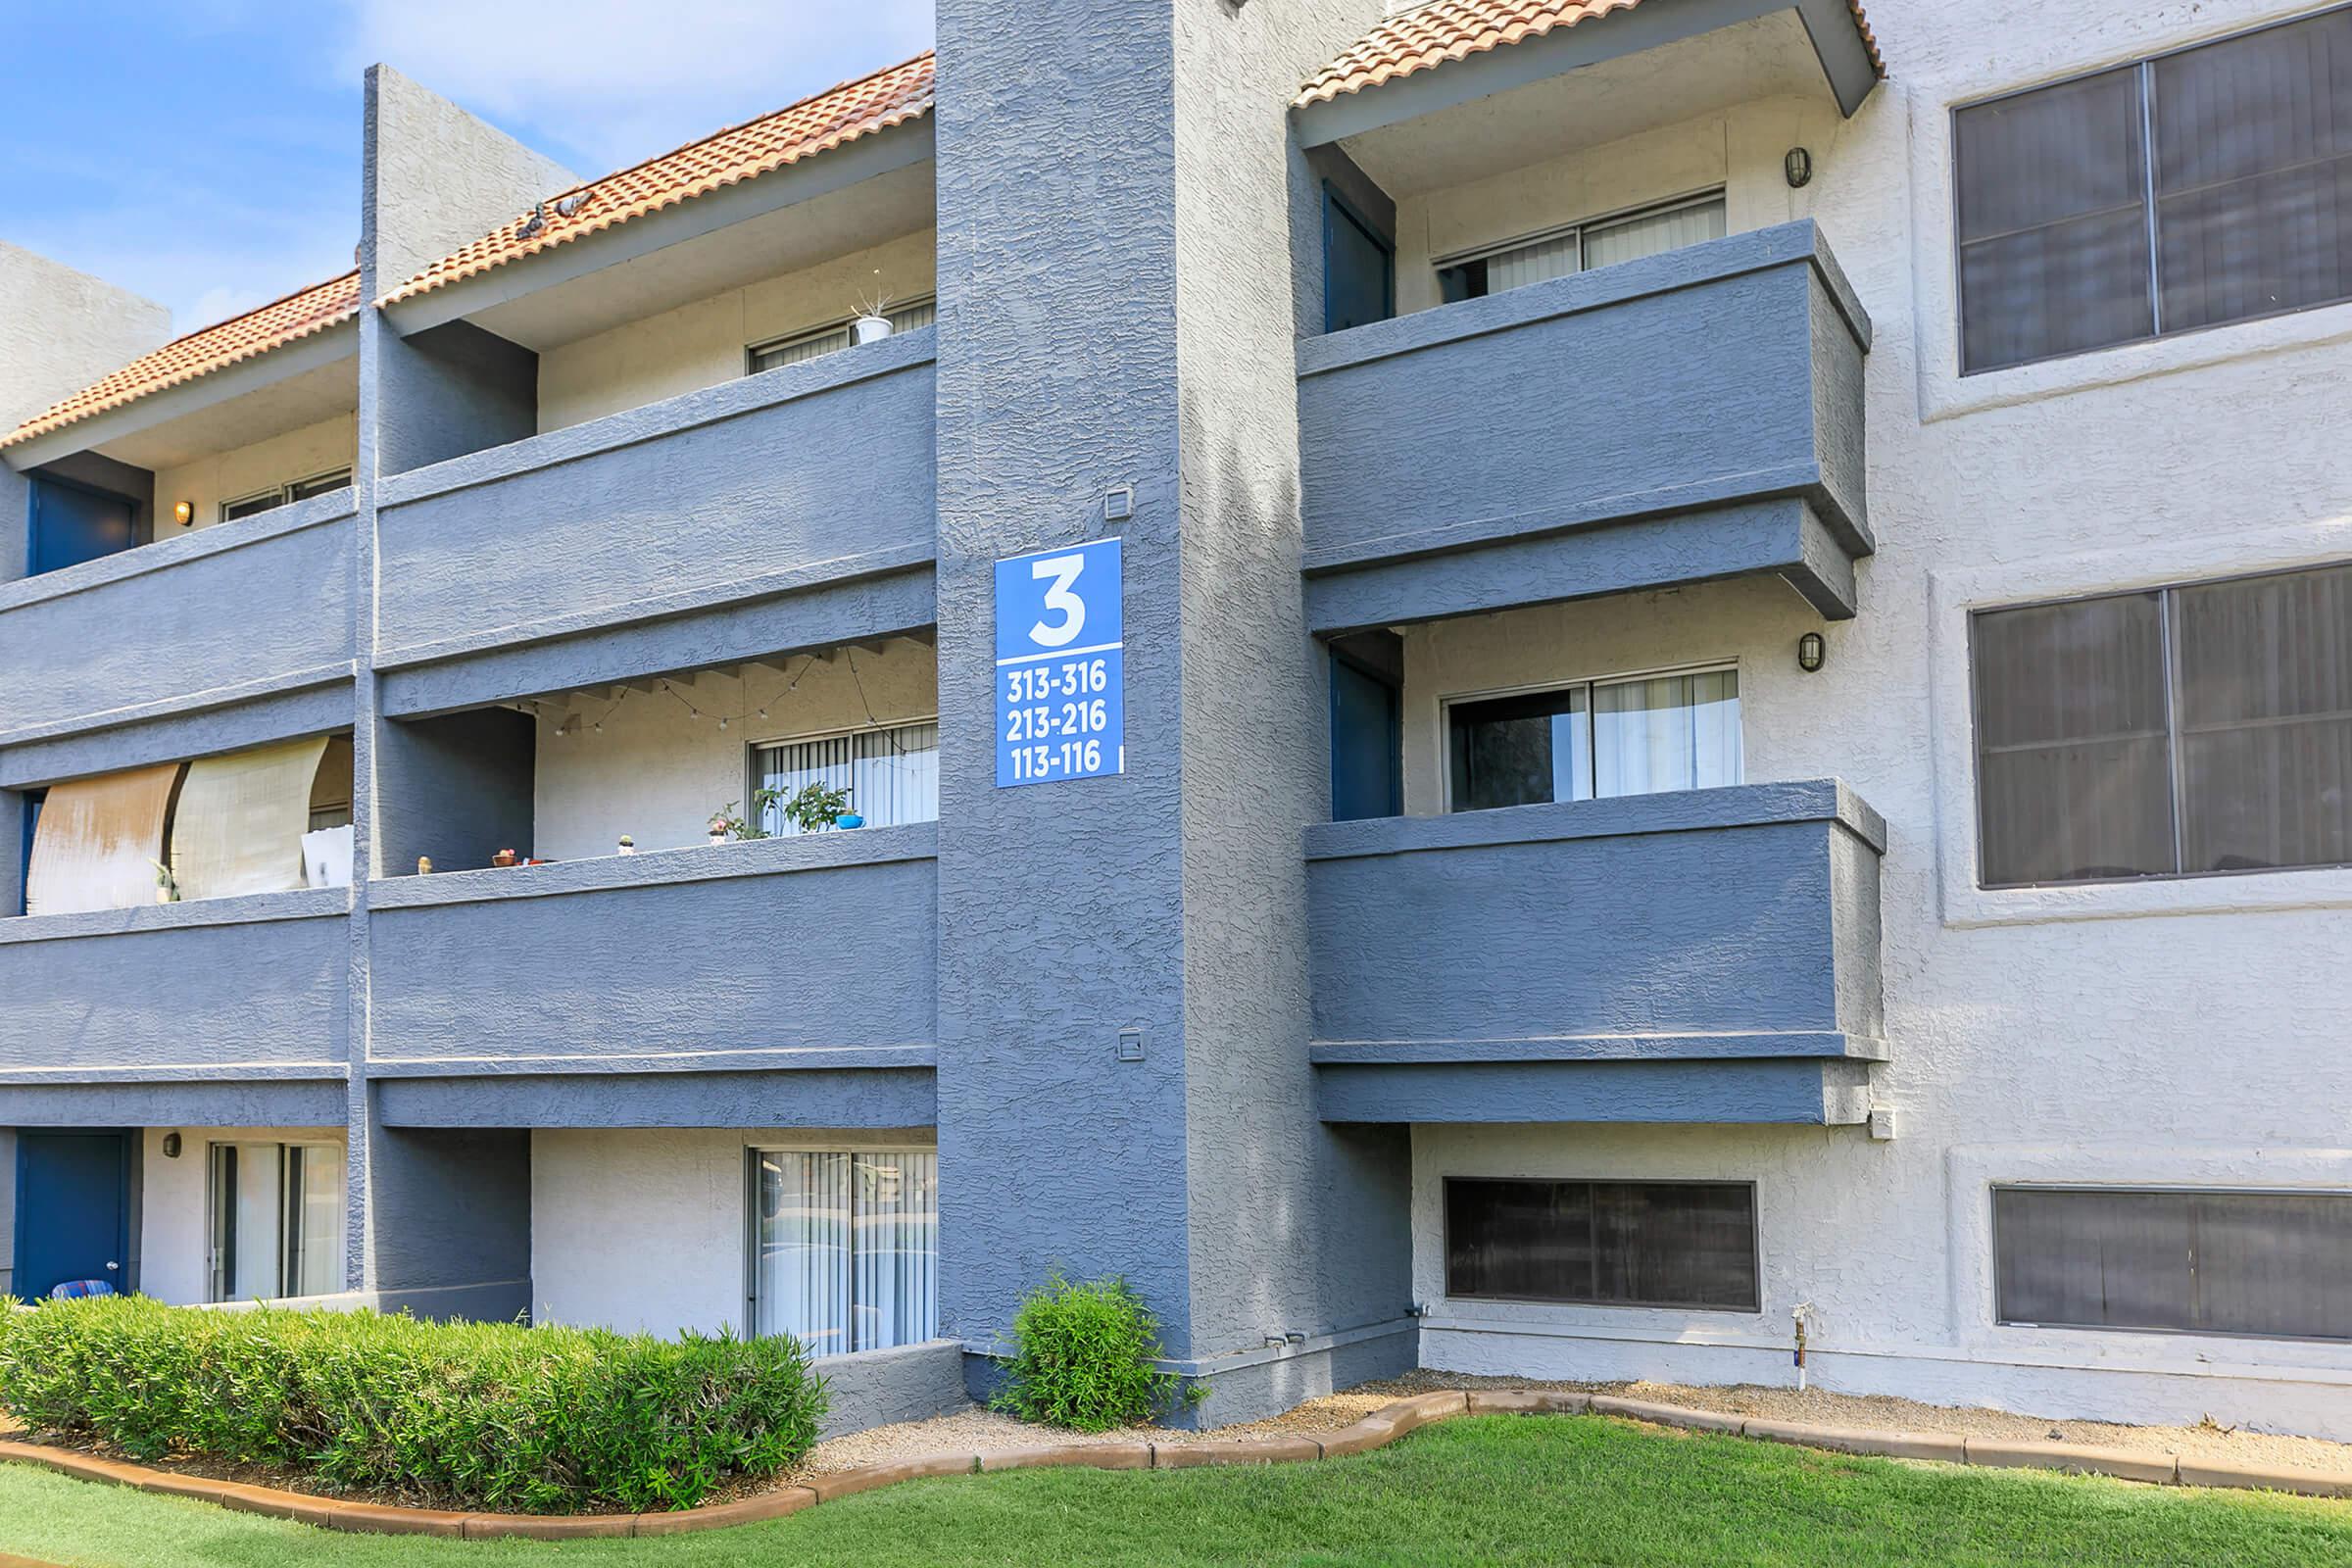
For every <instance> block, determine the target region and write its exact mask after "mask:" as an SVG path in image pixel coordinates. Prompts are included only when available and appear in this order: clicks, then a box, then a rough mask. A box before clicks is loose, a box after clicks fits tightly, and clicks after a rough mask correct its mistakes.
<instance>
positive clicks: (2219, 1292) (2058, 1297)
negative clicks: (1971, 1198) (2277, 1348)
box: [1992, 1187, 2352, 1340]
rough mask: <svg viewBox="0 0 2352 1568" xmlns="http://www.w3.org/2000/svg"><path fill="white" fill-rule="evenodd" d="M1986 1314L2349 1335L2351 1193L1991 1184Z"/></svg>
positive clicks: (2057, 1322)
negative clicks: (1990, 1307) (1990, 1279)
mask: <svg viewBox="0 0 2352 1568" xmlns="http://www.w3.org/2000/svg"><path fill="white" fill-rule="evenodd" d="M1992 1221H1993V1252H1994V1256H1995V1259H1996V1265H1997V1266H1996V1269H1995V1277H1994V1291H1995V1305H1994V1315H1995V1316H1996V1317H1998V1318H1999V1320H2000V1321H2001V1322H2003V1323H2017V1324H2029V1325H2037V1326H2043V1327H2052V1328H2100V1329H2145V1330H2158V1331H2169V1332H2173V1333H2180V1334H2243V1335H2260V1336H2264V1337H2268V1338H2273V1339H2296V1340H2352V1193H2262V1192H2197V1191H2192V1190H2188V1189H2185V1188H2162V1187H2153V1188H2137V1189H2133V1188H2120V1187H2075V1188H2063V1187H1998V1188H1995V1189H1993V1195H1992Z"/></svg>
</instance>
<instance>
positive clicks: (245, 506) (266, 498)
mask: <svg viewBox="0 0 2352 1568" xmlns="http://www.w3.org/2000/svg"><path fill="white" fill-rule="evenodd" d="M350 483H351V470H350V469H349V468H335V469H331V470H329V471H328V472H325V473H316V474H313V475H311V477H309V478H308V479H296V480H294V481H293V482H292V483H291V484H281V485H279V486H278V487H277V488H275V489H274V490H263V491H259V492H257V493H255V494H253V495H249V496H239V497H238V498H237V499H236V500H234V501H223V502H221V521H222V522H234V521H236V520H237V519H238V518H239V517H250V516H252V515H255V514H256V513H261V512H274V511H275V510H277V509H278V508H279V507H283V506H289V505H291V504H292V503H294V502H297V501H308V500H310V499H311V497H313V496H322V495H325V494H326V493H327V492H328V491H330V490H341V489H344V488H346V487H347V486H349V485H350Z"/></svg>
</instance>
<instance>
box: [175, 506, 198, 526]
mask: <svg viewBox="0 0 2352 1568" xmlns="http://www.w3.org/2000/svg"><path fill="white" fill-rule="evenodd" d="M195 520H196V503H195V502H193V501H174V502H172V521H173V522H176V523H178V524H179V525H180V526H181V527H182V528H185V527H186V526H187V525H188V524H189V523H191V522H194V521H195Z"/></svg>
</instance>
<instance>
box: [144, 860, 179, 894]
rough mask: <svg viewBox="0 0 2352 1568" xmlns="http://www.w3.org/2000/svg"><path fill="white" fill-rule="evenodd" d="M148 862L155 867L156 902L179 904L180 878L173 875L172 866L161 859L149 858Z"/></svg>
mask: <svg viewBox="0 0 2352 1568" xmlns="http://www.w3.org/2000/svg"><path fill="white" fill-rule="evenodd" d="M147 863H148V864H149V865H152V866H154V867H155V902H156V903H158V904H177V903H178V902H179V878H177V877H175V876H173V875H172V868H171V867H170V866H168V865H166V864H165V863H164V862H163V861H161V860H149V861H148V862H147Z"/></svg>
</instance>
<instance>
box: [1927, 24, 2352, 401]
mask: <svg viewBox="0 0 2352 1568" xmlns="http://www.w3.org/2000/svg"><path fill="white" fill-rule="evenodd" d="M1952 132H1953V142H1954V165H1955V167H1954V178H1955V181H1956V183H1957V187H1958V189H1957V197H1956V207H1957V220H1958V224H1959V248H1960V319H1961V331H1960V337H1961V368H1962V370H1963V372H1964V373H1965V372H1969V371H1976V370H1986V369H1993V368H1999V367H2001V366H2007V365H2018V364H2022V363H2025V362H2027V361H2030V360H2038V359H2047V358H2050V357H2052V356H2054V355H2061V354H2073V353H2079V352H2081V351H2082V350H2085V349H2091V348H2098V347H2101V346H2103V345H2106V344H2110V343H2119V342H2125V341H2128V340H2130V339H2133V338H2142V337H2148V336H2151V335H2154V334H2158V333H2164V332H2180V331H2187V330H2191V329H2193V328H2196V327H2201V326H2211V325H2214V324H2217V323H2219V322H2223V321H2234V320H2243V319H2248V318H2250V317H2258V316H2267V315H2272V314H2275V313H2277V312H2279V311H2290V310H2297V309H2301V308H2303V307H2306V306H2312V305H2324V304H2328V303H2331V302H2333V301H2336V300H2342V299H2347V298H2352V9H2338V10H2335V11H2330V12H2327V13H2325V14H2323V15H2321V16H2317V17H2311V18H2307V19H2305V20H2303V21H2300V22H2294V23H2288V24H2285V25H2279V26H2275V27H2266V28H2262V29H2259V30H2257V31H2254V32H2248V33H2241V34H2238V35H2237V36H2234V37H2230V38H2224V39H2221V40H2218V41H2216V42H2214V43H2209V44H2203V45H2200V46H2198V47H2196V48H2193V49H2185V50H2181V51H2180V52H2179V53H2177V54H2170V55H2164V56H2161V57H2159V58H2156V59H2153V60H2150V61H2148V62H2145V63H2143V64H2140V65H2133V66H2126V67H2122V68H2120V69H2117V70H2113V71H2105V72H2100V73H2096V74H2094V75H2089V76H2082V77H2079V78H2077V79H2075V80H2072V81H2062V82H2058V83H2055V84H2054V85H2051V86H2048V87H2041V88H2036V89H2034V91H2031V92H2023V93H2017V94H2014V95H2012V96H2010V97H2006V98H2000V99H1995V100H1993V101H1991V102H1988V103H1983V104H1975V105H1971V106H1970V107H1968V108H1965V109H1962V110H1959V111H1958V112H1957V113H1955V115H1954V116H1953V121H1952ZM2151 207H2152V208H2153V211H2151V210H2150V209H2151ZM2151 248H2152V253H2151Z"/></svg>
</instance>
